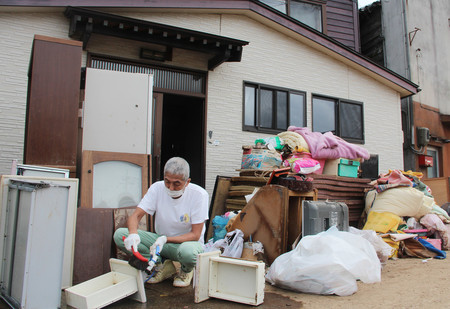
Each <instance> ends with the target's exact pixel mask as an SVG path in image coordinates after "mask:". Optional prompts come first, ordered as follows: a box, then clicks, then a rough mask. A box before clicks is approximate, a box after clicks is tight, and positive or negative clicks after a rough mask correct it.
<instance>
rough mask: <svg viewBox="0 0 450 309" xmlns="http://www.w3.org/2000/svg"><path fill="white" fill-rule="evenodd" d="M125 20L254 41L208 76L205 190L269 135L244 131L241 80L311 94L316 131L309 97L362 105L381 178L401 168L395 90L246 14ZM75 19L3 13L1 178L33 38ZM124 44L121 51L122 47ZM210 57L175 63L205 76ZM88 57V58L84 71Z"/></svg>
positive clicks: (99, 40)
mask: <svg viewBox="0 0 450 309" xmlns="http://www.w3.org/2000/svg"><path fill="white" fill-rule="evenodd" d="M120 14H122V15H124V16H128V17H135V18H140V19H145V20H151V21H154V22H159V23H165V24H168V25H173V26H179V27H185V28H188V29H192V30H198V31H203V32H209V33H212V34H216V35H221V36H226V37H231V38H235V39H240V40H246V41H249V42H250V43H249V45H247V46H244V49H243V54H242V61H241V62H230V63H224V64H222V65H220V66H219V67H217V68H216V69H215V70H214V71H210V72H209V73H208V86H207V89H208V93H207V103H208V105H207V128H206V131H207V132H208V131H213V136H212V140H217V141H219V144H218V145H217V146H214V145H213V144H207V149H206V152H207V153H206V189H207V190H208V191H209V192H210V193H212V190H213V188H214V182H215V178H216V175H224V176H235V175H237V172H236V169H239V168H240V161H241V156H242V148H241V147H242V145H248V144H252V143H254V140H255V139H258V138H263V137H268V136H270V135H268V134H258V133H250V132H243V131H242V104H243V102H242V91H243V81H251V82H256V83H262V84H268V85H272V86H277V87H284V88H292V89H295V90H300V91H305V92H306V93H307V109H308V112H307V119H308V126H309V127H311V94H312V93H314V94H321V95H327V96H333V97H337V98H343V99H350V100H355V101H361V102H364V118H365V119H364V126H365V140H366V143H365V145H363V147H365V148H366V149H367V150H368V151H369V152H370V153H372V154H378V155H379V159H380V166H379V169H380V172H387V170H388V169H402V168H403V156H402V138H403V135H402V131H401V113H400V98H399V95H398V93H397V92H395V91H393V90H392V89H390V88H388V87H387V86H384V85H382V84H381V83H379V82H377V81H375V80H374V79H372V78H370V77H368V76H367V75H364V74H362V73H360V72H358V71H357V70H355V69H352V68H350V67H349V66H347V65H345V64H343V63H341V62H339V61H337V60H335V59H332V58H330V57H329V56H327V55H325V54H323V53H321V52H318V51H316V50H315V49H312V48H311V47H308V46H305V45H303V44H301V43H299V42H297V41H295V40H293V39H292V38H290V37H287V36H286V35H283V34H280V33H279V32H277V31H275V30H273V29H272V28H270V27H268V26H265V25H262V24H261V23H259V22H257V21H255V20H252V19H250V18H249V17H246V16H243V15H233V14H222V15H221V14H195V15H194V14H169V13H159V14H143V13H139V14H137V13H128V14H127V13H126V12H120ZM68 24H69V20H68V19H67V18H65V17H64V16H63V15H62V13H61V12H57V13H47V14H44V13H38V14H32V13H15V14H14V15H12V14H10V13H0V29H2V30H1V31H0V46H1V47H0V69H1V72H2V75H1V77H0V79H1V83H0V110H1V115H0V174H2V173H3V174H6V173H9V170H10V168H11V161H12V160H13V159H19V160H21V159H22V156H23V135H24V123H25V108H26V94H27V71H28V65H29V59H30V54H31V45H32V41H33V36H34V35H35V34H40V35H46V36H53V37H58V38H64V39H67V34H68ZM117 44H119V45H117ZM140 46H142V43H137V42H134V41H130V40H120V39H113V38H107V37H101V36H94V35H93V36H92V38H91V40H90V41H89V44H88V49H89V50H90V51H92V52H98V53H106V54H110V55H116V56H120V57H122V58H131V59H137V57H138V56H137V54H136V51H137V50H139V47H140ZM204 57H205V56H204V55H201V54H199V53H194V52H187V51H177V52H175V54H174V65H176V66H180V65H181V64H184V66H186V67H189V68H196V69H201V70H206V67H205V65H206V64H205V58H204ZM85 61H86V52H85V53H84V56H83V64H82V65H83V66H84V65H85Z"/></svg>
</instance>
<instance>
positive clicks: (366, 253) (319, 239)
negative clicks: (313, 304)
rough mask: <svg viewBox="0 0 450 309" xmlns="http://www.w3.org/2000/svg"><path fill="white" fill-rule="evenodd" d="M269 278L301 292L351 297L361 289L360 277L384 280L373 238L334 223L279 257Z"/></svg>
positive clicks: (275, 282) (282, 286) (375, 280)
mask: <svg viewBox="0 0 450 309" xmlns="http://www.w3.org/2000/svg"><path fill="white" fill-rule="evenodd" d="M266 280H267V281H268V282H269V283H271V284H272V285H276V286H279V287H281V288H285V289H289V290H294V291H297V292H303V293H312V294H325V295H329V294H336V295H339V296H348V295H352V294H353V293H355V292H356V291H357V289H358V287H357V284H356V280H361V281H362V282H365V283H375V282H380V281H381V264H380V261H379V259H378V257H377V253H376V252H375V249H374V247H373V246H372V245H371V244H370V242H369V241H367V240H366V239H364V238H363V237H361V236H359V235H355V234H352V233H349V232H341V231H339V230H338V229H337V228H336V227H335V226H333V227H331V228H330V229H328V230H327V231H325V232H321V233H319V234H317V235H310V236H305V237H303V238H302V239H301V241H300V242H299V244H298V245H297V247H296V248H295V249H293V250H292V251H289V252H287V253H284V254H282V255H280V256H279V257H277V258H276V259H275V261H274V262H273V263H272V265H271V266H270V269H269V271H268V273H267V275H266Z"/></svg>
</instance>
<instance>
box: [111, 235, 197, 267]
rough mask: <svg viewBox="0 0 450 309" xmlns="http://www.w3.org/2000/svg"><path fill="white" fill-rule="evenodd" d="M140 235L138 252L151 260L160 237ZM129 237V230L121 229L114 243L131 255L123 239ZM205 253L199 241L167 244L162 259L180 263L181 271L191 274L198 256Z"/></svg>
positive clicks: (115, 236)
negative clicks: (152, 249)
mask: <svg viewBox="0 0 450 309" xmlns="http://www.w3.org/2000/svg"><path fill="white" fill-rule="evenodd" d="M138 235H139V237H140V238H141V243H140V244H139V246H138V251H139V253H140V254H142V256H143V257H145V258H147V259H149V258H150V247H151V246H152V245H153V243H154V242H155V241H156V239H157V238H158V237H159V236H160V235H158V234H156V233H152V232H147V231H142V230H138ZM123 236H125V237H127V236H128V229H127V228H119V229H117V230H116V231H115V233H114V242H115V243H116V245H117V247H118V248H119V249H120V250H122V251H124V252H126V253H128V254H131V252H130V251H128V250H127V249H125V245H124V243H123V240H122V237H123ZM202 252H203V247H202V244H201V243H200V242H198V241H186V242H184V243H181V244H173V243H166V244H165V245H164V246H163V249H162V251H161V253H160V255H161V257H162V258H164V259H169V260H172V261H178V262H180V264H181V269H182V270H183V271H184V272H190V271H191V270H192V269H193V268H194V267H195V264H196V262H197V255H198V254H200V253H202Z"/></svg>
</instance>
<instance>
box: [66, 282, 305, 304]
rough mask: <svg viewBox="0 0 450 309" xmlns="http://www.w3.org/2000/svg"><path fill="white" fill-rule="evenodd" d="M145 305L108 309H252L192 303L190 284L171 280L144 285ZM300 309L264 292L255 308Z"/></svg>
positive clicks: (213, 300) (125, 301) (216, 301)
mask: <svg viewBox="0 0 450 309" xmlns="http://www.w3.org/2000/svg"><path fill="white" fill-rule="evenodd" d="M145 291H146V296H147V303H145V304H143V303H139V302H137V301H134V300H131V299H127V298H125V299H122V300H120V301H117V302H115V303H113V304H111V305H109V306H108V307H106V308H108V309H125V308H126V309H144V308H158V309H166V308H170V309H172V308H174V309H175V308H177V309H178V308H181V309H191V308H195V309H197V308H198V309H207V308H217V309H220V308H224V309H225V308H226V309H233V308H252V307H253V306H251V305H245V304H240V303H236V302H231V301H226V300H221V299H217V298H210V299H209V300H206V301H204V302H202V303H198V304H196V303H194V289H193V288H192V284H191V285H190V286H189V287H186V288H176V287H173V286H172V280H166V281H164V282H161V283H158V284H145ZM64 298H65V297H64V293H63V294H62V302H61V308H62V309H70V308H72V307H70V306H67V305H66V304H65V299H64ZM286 307H288V308H301V307H302V305H301V302H296V301H294V300H291V299H290V298H289V297H286V296H282V295H280V294H278V293H276V292H265V293H264V303H263V304H261V305H259V306H258V307H257V308H261V309H268V308H286Z"/></svg>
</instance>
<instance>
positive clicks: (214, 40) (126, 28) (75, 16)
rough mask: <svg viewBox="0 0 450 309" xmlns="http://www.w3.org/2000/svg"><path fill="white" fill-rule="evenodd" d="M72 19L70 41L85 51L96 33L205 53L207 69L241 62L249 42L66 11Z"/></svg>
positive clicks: (72, 9) (83, 11)
mask: <svg viewBox="0 0 450 309" xmlns="http://www.w3.org/2000/svg"><path fill="white" fill-rule="evenodd" d="M64 14H65V16H66V17H68V18H70V28H69V37H71V38H73V39H77V40H80V41H82V42H83V49H86V46H87V44H88V42H89V39H90V37H91V35H92V34H93V33H96V34H102V35H108V36H114V37H120V38H124V39H130V40H136V41H141V42H148V43H153V44H159V45H164V46H170V47H175V48H181V49H189V50H193V51H198V52H203V53H206V54H210V55H212V56H211V58H210V59H209V61H208V69H209V70H213V69H214V68H216V67H217V66H219V65H220V64H222V63H223V62H233V61H234V62H236V61H237V62H239V61H241V58H242V47H243V46H244V45H247V44H248V42H246V41H242V40H236V39H231V38H227V37H223V36H218V35H213V34H209V33H204V32H199V31H193V30H189V29H185V28H179V27H173V26H168V25H164V24H159V23H154V22H149V21H144V20H139V19H134V18H128V17H124V16H119V15H113V14H108V13H102V12H98V11H94V10H88V9H84V8H78V7H70V6H69V7H67V8H66V10H65V12H64Z"/></svg>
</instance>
